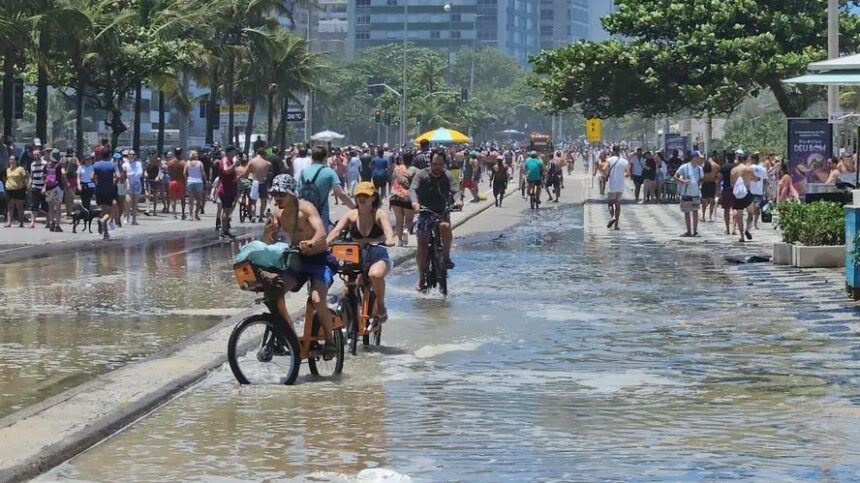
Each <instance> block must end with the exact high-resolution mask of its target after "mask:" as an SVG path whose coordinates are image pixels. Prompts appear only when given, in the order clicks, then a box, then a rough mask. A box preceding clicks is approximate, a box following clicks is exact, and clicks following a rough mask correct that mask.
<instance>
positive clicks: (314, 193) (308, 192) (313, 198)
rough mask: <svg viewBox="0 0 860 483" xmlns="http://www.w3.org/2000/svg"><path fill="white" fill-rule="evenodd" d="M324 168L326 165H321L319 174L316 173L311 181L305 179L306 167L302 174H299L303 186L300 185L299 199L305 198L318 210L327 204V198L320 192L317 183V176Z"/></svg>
mask: <svg viewBox="0 0 860 483" xmlns="http://www.w3.org/2000/svg"><path fill="white" fill-rule="evenodd" d="M324 169H325V166H321V167H320V169H318V170H317V174H315V175H314V177H313V178H311V180H310V181H308V180H307V179H305V171H307V170H306V169H305V170H303V171H302V174H301V176H299V181H300V182H301V187H299V199H300V200H305V201H307V202H309V203H310V204H312V205H314V207H316V209H317V211H321V210H322V206H323V205H324V204H325V198H324V197H323V196H322V195H321V194H320V190H319V189H318V188H317V185H316V182H317V178H318V177H319V175H320V173H321V172H322V170H324Z"/></svg>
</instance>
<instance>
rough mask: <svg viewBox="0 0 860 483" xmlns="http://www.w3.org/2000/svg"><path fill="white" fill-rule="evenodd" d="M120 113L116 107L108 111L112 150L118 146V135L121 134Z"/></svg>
mask: <svg viewBox="0 0 860 483" xmlns="http://www.w3.org/2000/svg"><path fill="white" fill-rule="evenodd" d="M122 125H123V124H122V111H120V110H119V108H117V107H113V108H111V111H110V145H111V147H112V148H113V149H116V147H117V146H118V145H119V135H120V134H122V132H123V131H124V129H122Z"/></svg>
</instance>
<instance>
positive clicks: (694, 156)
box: [675, 150, 704, 237]
mask: <svg viewBox="0 0 860 483" xmlns="http://www.w3.org/2000/svg"><path fill="white" fill-rule="evenodd" d="M701 156H702V155H701V154H700V153H699V151H695V150H694V151H691V152H690V160H689V161H688V162H686V163H684V164H682V165H681V166H679V167H678V170H677V171H675V181H676V182H677V183H678V184H679V185H680V191H681V212H682V213H684V224H685V225H686V226H687V231H686V232H685V233H683V234H682V235H681V236H682V237H691V236H699V206H700V205H701V202H702V191H701V186H702V178H703V176H704V172H703V170H702V167H701V166H699V163H700V162H701Z"/></svg>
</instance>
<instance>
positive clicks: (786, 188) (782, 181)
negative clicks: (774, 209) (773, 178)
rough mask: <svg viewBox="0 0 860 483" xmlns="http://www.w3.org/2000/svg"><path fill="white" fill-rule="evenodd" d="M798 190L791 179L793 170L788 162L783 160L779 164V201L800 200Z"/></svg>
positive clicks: (777, 198)
mask: <svg viewBox="0 0 860 483" xmlns="http://www.w3.org/2000/svg"><path fill="white" fill-rule="evenodd" d="M798 198H799V197H798V194H797V190H796V189H794V184H793V183H792V181H791V170H790V169H789V166H788V162H786V161H783V162H781V163H780V164H779V185H778V188H777V197H776V201H777V203H782V202H783V201H799V200H798Z"/></svg>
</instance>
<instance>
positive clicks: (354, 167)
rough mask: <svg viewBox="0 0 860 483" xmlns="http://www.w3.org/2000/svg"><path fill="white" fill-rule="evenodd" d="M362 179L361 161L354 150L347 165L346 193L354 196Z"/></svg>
mask: <svg viewBox="0 0 860 483" xmlns="http://www.w3.org/2000/svg"><path fill="white" fill-rule="evenodd" d="M360 179H361V159H360V158H359V157H358V151H355V150H352V151H350V153H349V162H348V163H347V165H346V192H347V193H348V194H349V195H350V196H352V195H353V194H354V193H355V187H356V185H357V184H358V182H359V180H360Z"/></svg>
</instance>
